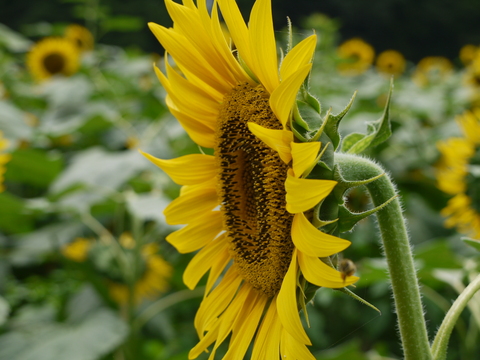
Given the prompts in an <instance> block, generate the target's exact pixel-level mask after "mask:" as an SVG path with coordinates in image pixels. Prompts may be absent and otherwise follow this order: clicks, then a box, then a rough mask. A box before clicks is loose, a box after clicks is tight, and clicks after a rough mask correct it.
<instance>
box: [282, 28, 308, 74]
mask: <svg viewBox="0 0 480 360" xmlns="http://www.w3.org/2000/svg"><path fill="white" fill-rule="evenodd" d="M316 45H317V35H311V36H309V37H307V38H306V39H304V40H302V41H301V42H299V43H298V44H297V45H296V46H295V47H294V48H293V49H292V50H290V51H289V52H288V54H287V55H286V56H285V58H284V59H283V61H282V65H281V66H280V76H281V77H282V80H283V79H286V78H288V77H289V76H291V75H292V74H293V73H294V72H295V71H297V70H298V69H299V68H301V67H302V66H304V65H306V64H308V63H310V62H311V61H312V57H313V52H314V51H315V46H316Z"/></svg>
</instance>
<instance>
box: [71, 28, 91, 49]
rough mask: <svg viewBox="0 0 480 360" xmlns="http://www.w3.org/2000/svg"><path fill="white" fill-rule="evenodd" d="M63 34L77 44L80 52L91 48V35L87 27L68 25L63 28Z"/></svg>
mask: <svg viewBox="0 0 480 360" xmlns="http://www.w3.org/2000/svg"><path fill="white" fill-rule="evenodd" d="M64 36H65V38H67V39H68V40H70V41H72V42H73V43H74V44H75V45H76V46H77V48H78V50H80V52H86V51H90V50H93V45H94V40H93V35H92V33H91V32H90V31H89V30H88V29H87V28H85V27H83V26H81V25H77V24H71V25H68V26H67V28H66V29H65V34H64Z"/></svg>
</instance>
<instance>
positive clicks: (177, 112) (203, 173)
mask: <svg viewBox="0 0 480 360" xmlns="http://www.w3.org/2000/svg"><path fill="white" fill-rule="evenodd" d="M218 5H219V7H220V10H221V12H222V14H223V17H224V19H225V23H226V25H227V27H228V30H229V33H230V36H231V38H232V40H233V42H234V44H235V46H236V49H237V54H238V58H237V57H236V56H235V53H233V52H232V51H231V49H230V47H229V42H228V41H227V40H226V38H225V35H224V31H223V29H222V27H221V25H220V21H219V14H218V8H217V6H214V7H213V9H212V12H211V15H209V12H208V10H207V6H206V2H205V0H199V1H198V7H197V6H195V5H194V3H193V2H192V1H190V0H184V1H183V5H181V4H178V3H175V2H174V1H171V0H167V1H166V6H167V10H168V12H169V14H170V16H171V17H172V19H173V22H174V27H173V28H166V27H163V26H160V25H157V24H152V23H151V24H149V26H150V28H151V30H152V31H153V33H154V34H155V36H156V37H157V39H158V40H159V41H160V43H161V44H162V45H163V46H164V48H165V49H166V51H167V53H168V54H169V55H170V56H171V57H172V58H173V60H174V61H175V64H176V66H177V69H178V70H177V69H175V68H173V67H172V66H171V65H170V64H169V62H168V61H165V66H166V74H164V73H162V72H161V71H160V70H159V69H158V68H155V71H156V73H157V75H158V78H159V80H160V82H161V83H162V85H163V86H164V88H165V89H166V91H167V93H168V96H167V99H166V103H167V105H168V107H169V109H170V111H171V112H172V114H173V115H174V116H175V117H176V118H177V119H178V121H179V122H180V123H181V124H182V126H183V127H184V128H185V130H186V131H187V133H188V134H189V136H190V137H191V138H192V139H193V140H194V141H195V142H196V143H197V144H198V145H200V146H202V147H205V148H211V149H213V155H209V154H204V153H202V154H190V155H185V156H182V157H179V158H176V159H172V160H161V159H158V158H155V157H153V156H151V155H148V154H144V155H145V156H146V157H147V158H148V159H150V160H151V161H152V162H153V163H154V164H156V165H158V166H159V167H160V168H161V169H163V170H164V171H165V172H166V173H167V174H168V175H169V176H170V177H171V178H172V180H173V181H175V182H176V183H178V184H180V185H182V189H181V193H180V197H178V198H177V199H176V200H174V201H173V202H172V203H171V204H170V205H169V206H168V207H167V208H166V210H165V216H166V219H167V222H168V223H169V224H172V225H180V224H184V225H186V226H185V227H183V228H182V229H180V230H178V231H175V232H173V233H172V234H170V235H169V236H168V237H167V241H169V242H170V243H171V244H172V245H173V246H175V247H176V248H177V250H178V251H179V252H180V253H189V252H194V251H197V250H199V252H198V253H197V254H196V255H195V256H194V257H193V259H192V260H191V262H190V263H189V265H188V266H187V268H186V270H185V272H184V275H183V279H184V282H185V284H186V285H187V286H188V287H189V288H191V289H193V288H195V286H196V285H197V284H198V282H199V281H200V279H201V278H202V277H203V275H204V274H206V273H207V272H208V271H210V273H209V276H208V279H207V285H206V290H205V297H204V299H203V301H202V304H201V305H200V308H199V310H198V312H197V315H196V317H195V327H196V329H197V334H198V336H199V338H200V341H199V343H198V344H197V345H196V346H195V347H194V348H193V349H192V350H191V351H190V354H189V358H190V359H195V358H197V357H198V356H199V355H200V354H201V353H203V352H208V351H209V350H208V348H209V347H210V346H211V345H212V344H213V348H212V349H211V350H210V351H211V352H210V356H209V359H214V358H215V354H216V352H217V350H218V348H219V346H220V345H221V344H222V343H223V342H224V341H225V339H226V338H227V337H228V336H229V334H231V337H230V344H229V347H228V351H227V352H226V354H225V357H224V359H243V358H244V356H245V354H246V352H247V350H248V348H249V347H250V344H251V343H252V342H253V348H252V359H278V358H280V357H282V358H284V357H285V358H288V359H301V360H306V359H314V357H313V355H312V354H311V353H310V352H309V350H308V349H307V347H306V345H310V344H311V342H310V340H309V338H308V336H307V334H306V332H305V330H304V329H303V326H302V323H301V321H300V316H299V313H298V309H299V306H302V305H305V304H304V303H303V304H302V303H300V302H299V301H302V300H303V301H304V298H303V297H302V296H299V299H301V300H299V301H298V300H297V294H303V291H305V289H306V286H307V285H306V284H307V283H306V282H309V283H312V284H315V285H317V286H321V287H327V288H343V287H345V286H347V285H350V284H352V283H354V282H355V281H357V280H358V278H357V277H355V276H348V277H347V278H345V279H343V278H342V274H341V273H340V272H339V271H337V270H336V269H334V268H333V267H332V266H331V265H330V264H327V263H324V262H323V261H322V260H321V259H320V258H325V257H328V256H330V255H333V254H336V253H338V252H340V251H342V250H344V249H345V248H347V247H348V246H349V244H350V242H349V241H346V240H343V239H341V238H338V237H336V236H333V235H329V234H326V233H324V232H322V231H321V230H319V229H318V227H320V225H318V226H314V225H313V224H312V223H311V222H310V221H311V220H312V218H313V217H314V216H315V217H316V216H318V214H317V215H314V213H313V212H312V211H311V210H312V209H313V208H315V207H318V206H317V205H318V204H319V203H321V202H322V200H323V199H325V197H327V196H328V195H329V194H330V192H331V191H332V189H333V188H334V186H335V185H336V181H333V180H325V179H319V178H307V176H308V175H309V174H310V172H311V171H312V169H313V168H314V166H315V165H316V164H317V161H318V158H319V157H320V156H321V152H320V149H321V144H320V142H318V141H311V142H304V143H302V142H299V140H298V139H296V138H295V135H294V133H293V132H292V131H291V130H290V124H289V121H290V115H291V112H292V109H293V108H294V106H295V100H296V96H297V93H298V91H299V89H300V87H301V85H302V84H303V83H304V81H305V79H306V77H307V76H308V74H309V71H310V69H311V66H312V64H311V60H312V56H313V53H314V50H315V46H316V42H317V39H316V36H315V35H312V36H310V37H308V38H306V39H304V40H303V41H301V42H300V43H299V44H297V45H296V46H295V47H293V48H292V49H291V50H290V51H289V52H288V53H287V54H286V56H285V57H284V59H283V61H282V63H281V65H280V67H279V66H278V59H277V50H276V42H275V36H274V29H273V22H272V15H271V2H270V0H257V2H256V3H255V4H254V6H253V9H252V12H251V15H250V22H249V26H247V25H246V24H245V22H244V20H243V18H242V15H241V13H240V11H239V9H238V7H237V5H236V3H235V1H234V0H219V1H218ZM166 57H167V55H166ZM323 150H324V149H323ZM209 153H212V151H210V152H209ZM254 339H255V340H254Z"/></svg>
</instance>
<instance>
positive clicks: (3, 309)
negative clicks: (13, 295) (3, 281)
mask: <svg viewBox="0 0 480 360" xmlns="http://www.w3.org/2000/svg"><path fill="white" fill-rule="evenodd" d="M8 314H10V305H8V302H7V300H5V298H3V297H2V296H0V327H1V326H3V324H5V322H6V321H7V318H8Z"/></svg>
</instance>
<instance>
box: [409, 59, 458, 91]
mask: <svg viewBox="0 0 480 360" xmlns="http://www.w3.org/2000/svg"><path fill="white" fill-rule="evenodd" d="M452 70H453V65H452V62H451V61H450V60H448V59H447V58H445V57H443V56H428V57H426V58H423V59H422V60H420V62H419V63H418V64H417V68H416V69H415V72H414V74H413V81H414V82H415V83H416V84H417V85H420V86H426V85H429V84H433V83H438V82H440V81H443V80H444V79H445V78H447V77H448V76H449V75H450V74H451V73H452Z"/></svg>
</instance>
